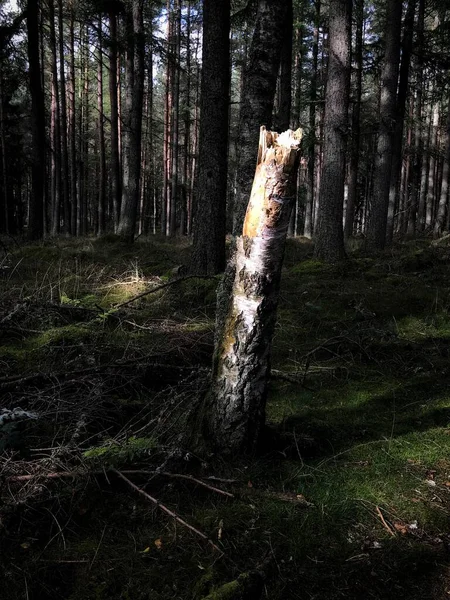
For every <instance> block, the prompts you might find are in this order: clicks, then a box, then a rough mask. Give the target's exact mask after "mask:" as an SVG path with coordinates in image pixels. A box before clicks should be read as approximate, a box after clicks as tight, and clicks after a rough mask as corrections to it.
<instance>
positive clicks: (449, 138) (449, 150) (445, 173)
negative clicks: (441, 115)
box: [433, 99, 450, 237]
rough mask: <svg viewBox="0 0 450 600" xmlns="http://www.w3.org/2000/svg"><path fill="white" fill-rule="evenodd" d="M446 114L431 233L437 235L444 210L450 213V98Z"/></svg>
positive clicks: (438, 234) (440, 230)
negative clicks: (436, 204) (436, 207)
mask: <svg viewBox="0 0 450 600" xmlns="http://www.w3.org/2000/svg"><path fill="white" fill-rule="evenodd" d="M447 110H448V116H447V127H446V130H445V137H444V144H445V156H444V164H443V166H442V185H441V193H440V196H439V205H438V210H437V215H436V220H435V223H434V229H433V235H434V237H439V236H440V235H441V234H442V231H443V229H444V223H445V212H446V211H447V215H448V214H449V213H450V210H449V204H448V189H449V183H450V182H449V177H450V99H449V101H448V108H447Z"/></svg>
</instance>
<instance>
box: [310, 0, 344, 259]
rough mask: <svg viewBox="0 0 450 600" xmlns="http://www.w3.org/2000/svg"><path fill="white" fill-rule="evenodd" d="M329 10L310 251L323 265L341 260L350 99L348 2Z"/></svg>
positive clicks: (340, 0)
mask: <svg viewBox="0 0 450 600" xmlns="http://www.w3.org/2000/svg"><path fill="white" fill-rule="evenodd" d="M331 8H332V10H331V11H330V33H329V58H328V75H327V89H326V92H325V120H324V150H323V153H324V157H323V168H322V180H321V184H320V202H319V211H318V215H317V232H316V244H315V249H314V253H315V256H316V257H318V258H319V259H321V260H325V261H327V262H334V261H337V260H341V259H342V258H344V257H345V250H344V232H343V227H342V221H343V206H344V183H345V152H346V145H347V135H348V105H349V96H350V66H351V65H350V50H351V9H352V6H351V0H333V2H332V4H331Z"/></svg>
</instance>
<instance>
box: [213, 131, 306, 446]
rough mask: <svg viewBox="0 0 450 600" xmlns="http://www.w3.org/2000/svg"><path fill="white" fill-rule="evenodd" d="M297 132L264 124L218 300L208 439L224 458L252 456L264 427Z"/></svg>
mask: <svg viewBox="0 0 450 600" xmlns="http://www.w3.org/2000/svg"><path fill="white" fill-rule="evenodd" d="M301 137H302V131H301V130H300V129H299V130H297V131H296V132H295V133H294V132H292V131H290V130H288V131H285V132H284V133H282V134H278V133H275V132H271V131H267V130H266V128H265V127H261V130H260V140H259V149H258V161H257V167H256V173H255V178H254V181H253V188H252V193H251V196H250V202H249V205H248V208H247V213H246V217H245V221H244V226H243V235H242V236H240V237H238V238H237V240H236V251H235V253H234V256H233V258H232V261H231V262H230V264H229V266H228V269H227V273H228V274H226V275H225V277H224V280H223V284H222V290H221V291H220V290H219V295H218V310H217V322H218V326H217V331H218V335H217V339H216V345H215V353H214V365H213V380H212V390H211V394H210V397H209V405H208V413H207V427H208V432H207V435H208V437H210V438H211V439H212V441H213V444H214V446H215V447H216V448H217V449H219V450H220V451H221V452H222V453H240V452H253V451H254V450H255V448H256V444H257V440H258V435H259V431H260V429H261V427H262V425H263V423H264V412H265V401H266V393H267V382H268V378H269V371H270V346H271V342H272V336H273V331H274V327H275V321H276V309H277V304H278V295H279V286H280V277H281V267H282V264H283V258H284V247H285V241H286V235H287V230H288V225H289V220H290V215H291V209H292V205H293V202H294V199H295V194H296V183H297V169H298V163H299V155H300V152H299V149H300V142H301Z"/></svg>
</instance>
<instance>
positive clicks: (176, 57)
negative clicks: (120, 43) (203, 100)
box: [168, 0, 181, 235]
mask: <svg viewBox="0 0 450 600" xmlns="http://www.w3.org/2000/svg"><path fill="white" fill-rule="evenodd" d="M174 33H175V35H174V53H173V105H172V106H173V112H172V115H173V120H172V147H171V153H170V162H171V167H170V172H171V174H172V177H171V180H170V211H169V231H168V234H169V235H175V232H176V228H177V212H178V201H179V194H178V191H179V185H178V175H179V174H178V169H179V156H180V151H179V135H180V131H179V127H180V69H181V65H180V60H181V0H176V19H175V23H174Z"/></svg>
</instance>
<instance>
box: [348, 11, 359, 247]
mask: <svg viewBox="0 0 450 600" xmlns="http://www.w3.org/2000/svg"><path fill="white" fill-rule="evenodd" d="M355 9H356V11H355V12H356V15H355V16H356V33H355V36H356V42H355V58H354V64H355V70H354V76H355V92H354V93H355V95H354V100H353V111H352V142H351V154H350V166H349V167H350V168H349V171H350V173H349V182H348V197H347V210H346V211H345V224H344V239H348V238H349V237H351V236H352V234H353V227H354V220H355V207H356V199H357V193H358V166H359V152H360V138H361V124H360V116H361V95H362V70H363V62H362V59H363V57H362V46H363V26H364V0H357V1H356V2H355Z"/></svg>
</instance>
